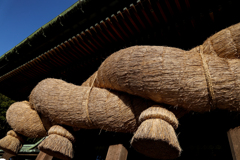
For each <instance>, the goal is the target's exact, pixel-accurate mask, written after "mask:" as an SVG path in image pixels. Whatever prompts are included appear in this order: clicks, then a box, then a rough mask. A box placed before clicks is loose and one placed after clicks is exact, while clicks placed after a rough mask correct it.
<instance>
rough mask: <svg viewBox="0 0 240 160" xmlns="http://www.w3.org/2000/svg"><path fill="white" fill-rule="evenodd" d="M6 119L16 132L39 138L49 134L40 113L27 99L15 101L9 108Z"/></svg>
mask: <svg viewBox="0 0 240 160" xmlns="http://www.w3.org/2000/svg"><path fill="white" fill-rule="evenodd" d="M6 119H7V122H8V124H9V125H10V126H11V127H12V128H13V130H14V131H15V132H17V133H19V134H22V135H24V136H26V137H30V138H38V137H44V136H46V135H47V132H46V130H45V128H44V126H43V123H42V120H41V119H40V117H39V114H38V113H37V112H36V111H35V110H33V109H32V108H31V107H30V104H29V102H27V101H23V102H15V103H13V104H12V105H11V106H10V107H9V108H8V110H7V113H6Z"/></svg>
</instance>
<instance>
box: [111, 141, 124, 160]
mask: <svg viewBox="0 0 240 160" xmlns="http://www.w3.org/2000/svg"><path fill="white" fill-rule="evenodd" d="M127 155H128V151H127V149H126V148H125V147H124V146H123V145H122V144H117V145H111V146H109V148H108V152H107V157H106V160H127Z"/></svg>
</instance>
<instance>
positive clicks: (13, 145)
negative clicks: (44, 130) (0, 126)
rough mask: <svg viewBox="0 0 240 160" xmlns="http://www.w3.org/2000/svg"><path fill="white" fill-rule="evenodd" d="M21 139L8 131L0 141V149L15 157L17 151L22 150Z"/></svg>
mask: <svg viewBox="0 0 240 160" xmlns="http://www.w3.org/2000/svg"><path fill="white" fill-rule="evenodd" d="M23 142H24V141H23V137H22V136H21V135H19V134H18V133H16V132H14V131H13V130H11V131H8V133H7V135H6V137H4V138H2V139H1V140H0V149H2V150H3V151H5V152H7V153H10V154H13V155H17V153H18V151H19V150H20V149H21V148H22V143H23Z"/></svg>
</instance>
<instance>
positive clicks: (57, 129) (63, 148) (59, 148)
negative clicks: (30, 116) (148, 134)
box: [38, 125, 75, 160]
mask: <svg viewBox="0 0 240 160" xmlns="http://www.w3.org/2000/svg"><path fill="white" fill-rule="evenodd" d="M48 135H49V136H48V137H47V138H46V139H44V140H43V141H42V142H41V143H40V144H39V146H38V148H39V150H41V151H42V152H45V153H47V154H49V155H51V156H54V157H56V158H59V159H63V160H70V159H72V158H73V145H72V142H73V141H74V140H75V138H74V136H73V135H72V134H71V133H70V132H69V131H67V130H66V129H65V128H63V127H61V126H58V125H55V126H53V127H51V128H50V130H49V131H48Z"/></svg>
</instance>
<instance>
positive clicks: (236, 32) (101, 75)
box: [82, 23, 240, 112]
mask: <svg viewBox="0 0 240 160" xmlns="http://www.w3.org/2000/svg"><path fill="white" fill-rule="evenodd" d="M239 52H240V23H238V24H236V25H233V26H231V27H229V28H226V29H224V30H222V31H220V32H218V33H216V34H214V35H213V36H212V37H210V38H208V39H207V40H206V41H205V42H204V44H203V45H202V46H199V47H196V48H194V49H192V50H191V51H184V50H181V49H177V48H173V47H163V46H134V47H129V48H126V49H122V50H120V51H117V52H115V53H114V54H112V55H111V56H109V57H108V58H107V59H106V60H105V61H104V62H103V63H102V65H101V66H100V68H99V69H98V71H97V72H95V73H94V75H93V76H91V77H90V78H89V79H88V80H87V81H86V82H84V83H83V84H82V85H83V86H89V85H91V84H92V82H93V83H94V84H93V86H95V87H100V88H109V89H113V90H118V91H123V92H127V93H129V94H132V95H138V96H141V97H143V98H146V99H151V100H153V101H155V102H159V103H164V104H168V105H173V106H179V107H183V108H185V109H187V110H190V111H196V112H206V111H209V110H211V109H212V110H213V109H215V108H219V109H228V110H233V111H238V110H239V109H240V106H239V103H240V70H239V67H240V60H239V57H240V53H239Z"/></svg>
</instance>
